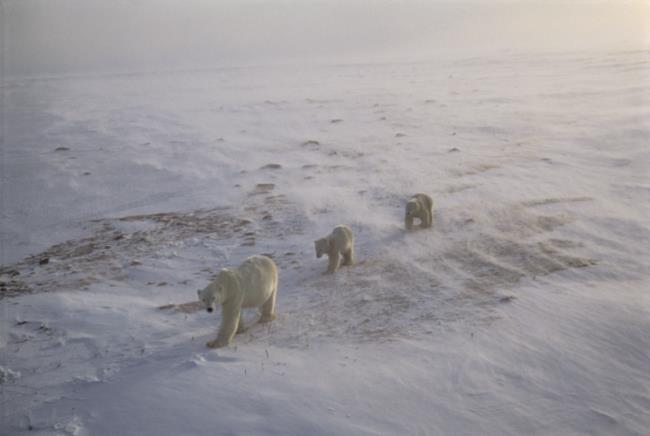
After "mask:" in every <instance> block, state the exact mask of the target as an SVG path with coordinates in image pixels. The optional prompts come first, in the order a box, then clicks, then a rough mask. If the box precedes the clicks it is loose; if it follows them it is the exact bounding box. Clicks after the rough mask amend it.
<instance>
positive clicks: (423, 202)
mask: <svg viewBox="0 0 650 436" xmlns="http://www.w3.org/2000/svg"><path fill="white" fill-rule="evenodd" d="M412 200H415V201H416V202H417V203H419V204H420V206H422V208H424V209H425V210H431V209H432V208H433V200H432V199H431V197H429V196H428V195H427V194H415V195H414V196H413V197H411V201H412Z"/></svg>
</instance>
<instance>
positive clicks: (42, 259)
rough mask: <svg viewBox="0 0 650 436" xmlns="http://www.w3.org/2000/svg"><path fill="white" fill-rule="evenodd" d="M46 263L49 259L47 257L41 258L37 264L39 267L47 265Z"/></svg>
mask: <svg viewBox="0 0 650 436" xmlns="http://www.w3.org/2000/svg"><path fill="white" fill-rule="evenodd" d="M48 263H50V258H49V257H42V258H41V259H40V260H39V261H38V264H39V265H47V264H48Z"/></svg>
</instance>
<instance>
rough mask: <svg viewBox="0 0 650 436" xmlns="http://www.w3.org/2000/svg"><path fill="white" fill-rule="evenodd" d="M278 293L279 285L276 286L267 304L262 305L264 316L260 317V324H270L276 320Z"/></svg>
mask: <svg viewBox="0 0 650 436" xmlns="http://www.w3.org/2000/svg"><path fill="white" fill-rule="evenodd" d="M277 293H278V285H277V284H276V285H275V289H273V292H272V293H271V296H270V297H269V299H268V300H266V303H264V304H263V305H262V316H261V317H260V322H270V321H273V320H274V319H275V296H276V295H277Z"/></svg>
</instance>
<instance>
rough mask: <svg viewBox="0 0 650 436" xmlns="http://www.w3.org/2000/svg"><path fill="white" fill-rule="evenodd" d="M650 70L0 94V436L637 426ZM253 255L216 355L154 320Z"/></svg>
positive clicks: (173, 81)
mask: <svg viewBox="0 0 650 436" xmlns="http://www.w3.org/2000/svg"><path fill="white" fill-rule="evenodd" d="M648 56H649V53H648V52H647V51H643V50H636V51H600V52H595V51H576V52H565V53H555V54H553V53H547V54H543V55H540V54H536V55H532V54H504V53H502V54H500V55H498V56H492V57H475V58H463V59H459V60H445V61H438V62H433V61H428V62H411V63H406V62H391V63H374V64H344V65H311V66H300V67H298V66H274V67H265V68H261V67H260V68H239V69H237V68H230V69H205V70H196V71H185V72H157V73H147V74H144V73H142V74H135V73H134V74H112V75H111V74H104V75H85V76H57V77H50V78H22V79H21V78H14V79H7V80H5V81H4V82H3V84H2V96H3V97H2V98H3V99H4V105H5V108H11V110H5V112H4V113H3V117H5V126H6V127H5V131H4V142H3V151H2V153H3V155H2V174H3V176H2V185H3V188H2V189H3V199H2V202H3V206H2V214H3V219H2V241H1V242H2V250H3V252H2V265H3V268H2V278H1V280H2V282H3V284H4V286H3V290H2V293H3V298H2V299H1V300H0V304H1V305H2V313H3V315H2V317H1V319H2V335H1V336H2V337H1V338H0V341H1V344H2V353H1V354H0V356H1V360H0V374H2V375H3V376H2V378H1V379H0V380H2V384H1V388H2V420H1V421H0V433H2V434H12V435H13V434H15V435H20V434H40V435H54V434H72V435H95V434H120V435H148V434H150V435H154V434H155V435H161V434H169V435H174V434H184V435H199V434H206V433H211V434H247V435H255V434H277V435H302V434H314V435H317V434H323V435H325V434H355V435H365V434H367V435H378V434H486V435H508V434H511V435H520V434H590V435H592V434H602V435H611V434H617V435H618V434H621V435H624V434H630V435H641V434H645V433H646V432H647V429H648V428H650V412H649V410H650V376H649V374H650V351H649V350H650V335H648V332H649V331H650V296H649V294H648V292H647V291H648V289H649V283H650V281H649V279H648V274H647V265H648V260H649V258H648V249H647V247H648V246H650V213H649V212H650V209H649V207H650V206H649V205H650V202H649V201H648V200H649V199H650V198H649V197H650V179H649V174H650V172H649V171H648V170H649V169H650V168H649V162H650V161H649V154H650V151H649V149H648V147H647V138H648V137H649V136H648V135H649V134H650V123H649V122H648V120H650V105H649V104H648V103H649V101H650V100H649V99H650V75H648V71H649V69H648V67H649V66H650V58H649V57H648ZM59 147H64V148H65V149H59V150H57V148H59ZM415 192H426V193H429V194H430V195H431V196H432V197H433V198H434V210H435V218H434V226H433V229H432V230H430V231H429V230H426V231H416V232H412V233H405V232H404V231H403V207H404V203H405V201H406V199H407V198H408V197H409V196H410V195H412V194H413V193H415ZM339 223H346V224H348V225H350V226H351V228H352V229H353V230H354V232H355V235H356V241H357V247H356V248H357V250H356V253H357V258H358V261H357V263H356V265H354V266H352V267H343V268H342V269H341V270H340V271H338V272H337V273H336V274H335V275H329V276H328V275H323V274H322V273H323V271H324V270H325V268H326V260H324V259H316V257H315V253H314V247H313V241H314V240H315V239H318V238H320V237H322V236H324V235H325V234H327V233H328V232H329V231H331V229H332V228H333V227H334V226H335V225H336V224H339ZM260 253H266V254H269V255H271V256H272V257H273V258H274V259H275V261H276V262H277V264H278V267H279V270H280V289H279V294H278V319H277V320H275V321H274V322H273V323H271V324H270V325H259V324H257V325H253V326H252V327H251V329H250V330H249V331H247V332H246V333H243V334H241V335H238V336H236V339H235V342H234V344H233V346H231V347H229V348H226V349H219V350H210V349H207V348H206V347H205V343H206V342H207V341H208V340H210V339H212V338H213V337H214V336H215V334H216V328H217V326H218V321H219V315H218V314H217V315H215V314H208V313H206V312H205V311H201V310H199V311H196V310H195V308H194V306H192V305H187V306H180V307H171V308H169V307H168V308H163V309H160V308H159V307H160V306H165V305H168V304H181V303H187V302H193V301H194V300H195V299H196V290H197V289H199V288H202V287H204V286H205V285H206V284H207V283H208V282H209V280H210V279H211V278H212V277H213V276H214V275H215V274H216V272H217V271H218V270H219V268H220V267H222V266H228V265H237V264H239V263H240V262H241V261H242V260H243V259H244V258H246V257H247V256H249V255H252V254H260ZM256 317H257V315H256V314H255V312H254V311H247V312H245V318H246V321H248V322H249V323H253V322H254V321H255V319H256Z"/></svg>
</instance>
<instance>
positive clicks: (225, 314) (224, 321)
mask: <svg viewBox="0 0 650 436" xmlns="http://www.w3.org/2000/svg"><path fill="white" fill-rule="evenodd" d="M238 303H239V304H238ZM240 318H241V302H237V301H229V302H227V303H225V304H224V305H223V306H222V308H221V325H220V326H219V332H218V333H217V339H215V340H214V341H210V342H208V343H207V344H206V345H207V346H208V347H210V348H220V347H225V346H227V345H229V344H230V342H232V338H233V337H234V336H235V332H236V331H237V327H238V325H239V319H240Z"/></svg>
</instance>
